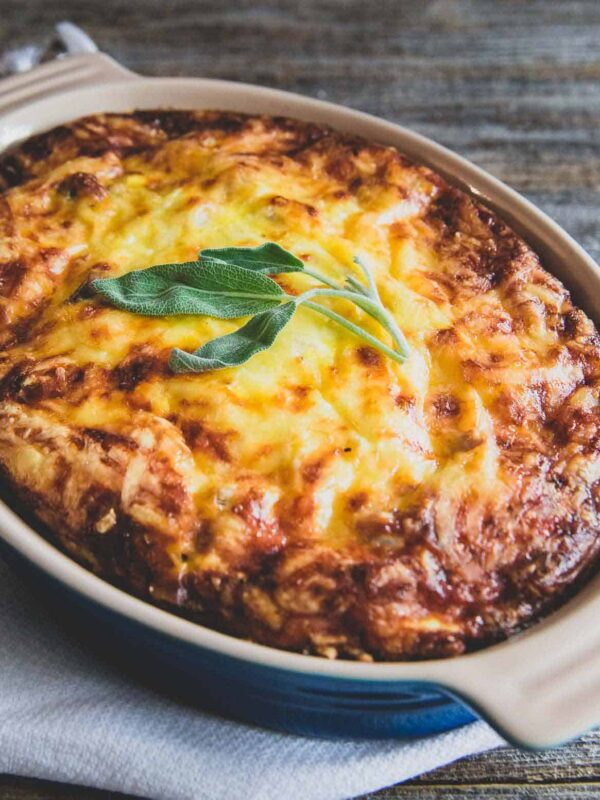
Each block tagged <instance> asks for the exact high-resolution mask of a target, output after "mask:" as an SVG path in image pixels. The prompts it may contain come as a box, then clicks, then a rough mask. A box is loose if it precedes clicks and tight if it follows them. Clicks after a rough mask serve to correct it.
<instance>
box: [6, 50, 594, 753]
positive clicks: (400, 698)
mask: <svg viewBox="0 0 600 800" xmlns="http://www.w3.org/2000/svg"><path fill="white" fill-rule="evenodd" d="M135 108H137V109H152V108H182V109H187V108H197V109H202V108H213V109H222V110H229V111H240V112H249V113H265V114H273V115H285V116H290V117H296V118H299V119H303V120H308V121H312V122H317V123H324V124H327V125H331V126H333V127H334V128H337V129H339V130H341V131H346V132H351V133H354V134H359V135H361V136H364V137H365V138H367V139H370V140H374V141H378V142H381V143H383V144H388V145H393V146H395V147H397V148H398V149H399V150H401V151H402V152H404V153H406V154H407V155H408V156H409V157H411V158H413V159H414V160H415V161H418V162H423V163H425V164H427V165H429V166H431V167H433V168H434V169H435V170H437V171H438V172H440V173H441V174H442V175H443V176H444V177H445V178H447V179H448V180H449V182H451V183H453V184H455V185H457V186H459V187H461V188H463V189H465V190H466V191H468V192H470V193H471V194H473V195H475V196H476V197H477V198H478V199H480V200H481V201H482V202H484V203H485V204H487V205H488V206H490V207H491V208H493V209H494V210H496V211H497V212H498V213H499V214H500V215H501V216H502V217H503V218H504V219H505V220H506V221H507V222H508V223H509V224H510V225H512V226H513V227H514V228H515V229H516V230H517V231H518V232H519V233H520V234H521V235H522V236H523V237H524V238H525V239H526V240H527V241H528V243H529V244H530V245H531V246H532V247H533V248H534V249H535V250H537V251H538V253H539V254H540V255H541V256H542V257H543V259H544V260H545V265H546V266H547V268H548V269H549V270H550V271H551V272H553V273H554V274H556V275H557V276H558V277H559V278H560V279H561V280H563V281H564V283H565V284H566V285H567V287H568V288H569V289H570V290H571V291H572V293H573V295H574V297H575V299H576V301H577V302H578V303H579V304H580V305H582V306H583V307H584V309H585V310H586V311H587V312H588V313H589V314H590V315H591V316H592V318H594V319H595V320H596V322H600V269H599V268H598V266H597V265H596V264H595V263H594V262H593V261H592V259H591V258H590V257H589V256H588V255H587V254H586V253H585V252H584V251H583V250H582V249H581V248H580V247H579V246H578V245H577V244H576V243H575V242H574V241H573V240H572V239H571V238H570V237H569V236H568V235H567V234H566V233H565V232H564V231H562V230H561V229H560V228H559V227H558V226H557V225H556V224H554V223H553V222H552V221H551V220H550V219H549V218H548V217H546V216H545V215H544V214H543V213H541V212H540V211H538V210H537V209H536V208H535V207H533V206H532V205H531V204H530V203H529V202H528V201H527V200H525V199H523V198H522V197H520V196H519V195H518V194H516V193H515V192H514V191H512V190H511V189H509V188H508V187H506V186H504V185H503V184H501V183H500V182H499V181H497V180H495V179H494V178H492V177H491V176H490V175H487V174H486V173H485V172H483V171H481V170H480V169H478V168H477V167H475V166H473V165H471V164H469V163H468V162H466V161H465V160H463V159H462V158H460V157H459V156H457V155H454V154H453V153H451V152H449V151H447V150H445V149H444V148H443V147H440V146H439V145H437V144H435V143H433V142H431V141H429V140H428V139H425V138H423V137H422V136H419V135H417V134H415V133H412V132H410V131H408V130H406V129H404V128H402V127H399V126H397V125H393V124H390V123H388V122H384V121H382V120H378V119H375V118H373V117H370V116H368V115H366V114H362V113H358V112H356V111H351V110H348V109H345V108H341V107H339V106H335V105H331V104H329V103H324V102H320V101H316V100H311V99H308V98H304V97H300V96H297V95H293V94H288V93H285V92H280V91H274V90H271V89H264V88H260V87H257V86H249V85H244V84H238V83H230V82H225V81H218V80H202V79H182V78H143V77H140V76H138V75H135V74H133V73H131V72H128V71H127V70H125V69H123V68H122V67H120V66H119V65H118V64H116V63H115V62H114V61H112V60H111V59H110V58H108V57H107V56H105V55H102V54H89V55H82V56H75V57H71V58H66V59H63V60H61V61H57V62H54V63H51V64H48V65H45V66H43V67H39V68H38V69H36V70H34V71H32V72H30V73H27V74H25V75H21V76H16V77H13V78H10V79H8V80H5V81H4V82H3V83H2V84H0V115H1V116H0V148H5V147H8V146H10V145H11V144H13V143H14V142H16V141H18V140H19V139H23V138H25V137H28V136H30V135H33V134H36V133H38V132H40V131H42V130H45V129H48V128H51V127H53V126H55V125H59V124H61V123H63V122H66V121H68V120H72V119H75V118H77V117H81V116H84V115H86V114H91V113H97V112H102V111H115V112H118V111H130V110H132V109H135ZM0 539H1V542H2V544H3V550H6V553H7V555H8V556H9V558H10V559H11V560H12V561H13V562H14V563H15V564H16V565H18V566H19V567H20V568H21V569H25V571H26V572H28V573H30V574H31V573H34V575H35V582H36V585H38V586H39V585H42V586H43V587H44V591H46V590H51V594H52V597H54V598H58V599H59V601H62V608H63V609H66V608H69V609H71V610H73V609H75V610H76V616H77V617H78V618H79V619H80V620H83V621H84V626H83V627H85V628H87V630H88V632H89V631H90V630H93V636H94V638H95V639H96V640H97V641H101V642H102V646H103V647H104V649H105V650H106V648H107V647H108V649H109V651H110V652H111V653H112V654H115V655H121V656H123V657H124V659H125V660H126V661H127V662H128V663H130V664H132V665H133V666H136V667H137V668H138V671H141V672H142V673H143V674H144V675H146V676H147V677H148V676H149V677H151V678H156V679H158V681H159V682H161V679H162V682H163V683H166V684H168V685H169V686H171V687H172V686H174V685H177V686H180V687H181V688H182V689H184V690H185V693H186V695H187V696H188V697H191V698H192V699H193V700H194V701H196V702H198V703H199V704H202V705H205V706H207V705H208V706H210V707H212V708H214V709H217V710H219V711H220V712H223V713H225V714H228V715H231V716H234V717H237V718H239V719H243V720H246V721H250V722H254V723H257V724H260V725H265V726H269V727H275V728H279V729H284V730H287V731H292V732H295V733H302V734H307V735H316V736H328V737H332V736H352V737H361V736H368V737H385V736H395V737H405V736H421V735H425V734H429V733H433V732H437V731H442V730H448V729H450V728H453V727H456V726H458V725H461V724H464V723H466V722H468V721H470V720H472V719H473V718H474V717H475V715H476V714H480V715H481V716H483V717H485V718H486V719H488V720H489V721H490V722H491V724H492V725H493V726H494V727H495V728H497V729H498V730H499V731H501V732H502V733H503V734H504V735H505V736H507V737H508V738H509V739H511V740H513V741H516V742H519V743H521V744H524V745H526V746H530V747H544V746H550V745H554V744H557V743H559V742H561V741H564V740H565V739H568V738H570V737H573V736H575V735H577V734H579V733H581V732H583V731H584V730H585V729H587V728H589V727H591V726H592V725H594V724H596V723H598V722H600V632H598V627H597V619H598V617H599V616H600V592H599V588H600V577H598V578H596V579H595V580H592V581H591V582H589V583H588V584H587V586H586V587H585V588H584V589H583V590H582V591H580V592H579V593H578V594H577V595H576V596H575V597H574V598H573V599H572V600H571V601H570V602H568V603H567V604H566V605H564V606H563V607H562V608H561V609H560V610H559V611H557V612H555V613H554V614H552V615H550V616H549V617H548V618H546V619H545V620H544V621H542V622H540V623H538V624H537V625H534V626H533V627H532V628H531V629H529V630H528V631H526V632H525V633H522V634H520V635H518V636H515V637H513V638H511V639H510V640H509V641H507V642H504V643H502V644H498V645H495V646H493V647H490V648H488V649H486V650H482V651H480V652H477V653H472V654H470V655H464V656H460V657H457V658H453V659H447V660H437V661H426V662H419V663H397V664H393V663H380V664H365V663H353V662H344V661H338V662H331V661H327V660H326V659H321V658H316V657H312V656H304V655H298V654H294V653H289V652H282V651H278V650H274V649H271V648H268V647H263V646H261V645H257V644H252V643H250V642H246V641H240V640H237V639H234V638H232V637H229V636H226V635H224V634H221V633H217V632H215V631H213V630H209V629H206V628H204V627H201V626H199V625H196V624H193V623H191V622H188V621H186V620H184V619H180V618H178V617H175V616H173V615H171V614H169V613H167V612H165V611H162V610H160V609H159V608H155V607H153V606H151V605H149V604H147V603H145V602H142V601H140V600H138V599H136V598H134V597H131V596H129V595H127V594H125V593H124V592H122V591H120V590H118V589H116V588H114V587H113V586H111V585H109V584H108V583H105V582H104V581H102V580H100V579H99V578H97V577H95V576H94V575H92V574H91V573H89V572H87V571H86V570H84V569H83V568H82V567H80V566H78V565H77V564H76V563H75V562H73V561H71V559H69V558H68V557H67V556H65V555H63V554H62V553H61V552H59V551H58V550H57V549H56V548H54V547H53V546H52V545H51V544H49V543H48V542H47V541H46V540H45V539H44V538H43V537H42V536H41V535H40V534H39V533H37V532H36V531H35V530H34V529H33V528H32V527H30V526H29V525H28V524H27V523H26V522H25V521H24V520H23V519H22V518H21V517H20V516H19V515H18V514H17V513H15V511H13V510H12V509H11V508H9V507H8V506H7V505H6V504H4V503H0Z"/></svg>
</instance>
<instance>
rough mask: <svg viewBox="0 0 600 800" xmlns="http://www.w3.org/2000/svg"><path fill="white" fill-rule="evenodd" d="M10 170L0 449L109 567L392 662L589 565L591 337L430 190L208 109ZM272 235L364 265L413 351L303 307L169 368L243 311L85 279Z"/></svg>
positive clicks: (425, 181)
mask: <svg viewBox="0 0 600 800" xmlns="http://www.w3.org/2000/svg"><path fill="white" fill-rule="evenodd" d="M52 136H54V138H52ZM48 142H50V144H48ZM40 150H41V151H42V155H41V157H40ZM8 167H9V168H8V169H7V165H6V160H5V162H4V175H5V182H6V184H7V186H6V188H5V191H4V194H3V195H2V206H1V209H2V211H1V220H2V222H1V223H0V224H2V225H3V226H4V232H5V235H4V237H3V239H2V241H1V242H0V283H1V288H2V297H1V298H0V299H1V303H2V309H3V325H2V327H0V332H1V333H2V338H3V341H4V347H5V350H4V353H3V367H2V369H3V375H4V378H3V382H2V387H3V394H2V396H3V402H2V413H3V414H4V416H5V418H6V426H5V430H4V432H3V433H2V434H1V435H0V439H1V441H0V460H1V462H2V464H3V465H4V469H5V472H6V474H7V476H8V477H9V479H10V480H11V481H12V482H13V484H14V485H15V486H17V487H18V488H20V490H21V493H22V494H23V495H24V496H27V497H29V499H30V500H31V502H32V503H33V505H34V507H35V510H36V513H37V515H38V516H39V517H40V518H41V519H43V520H44V521H45V522H46V523H47V524H49V526H50V528H51V529H54V530H55V532H56V534H57V535H58V537H59V539H60V540H61V542H62V544H63V546H65V547H67V548H68V549H69V551H70V552H71V553H73V554H74V555H75V556H76V557H78V558H80V559H82V560H83V561H85V562H86V563H89V564H90V565H91V566H92V567H93V568H94V569H96V570H97V571H98V572H100V573H101V574H103V575H105V576H106V577H108V578H110V579H113V580H118V581H120V582H122V583H124V584H125V585H126V586H127V587H128V588H130V589H131V590H132V591H135V592H137V593H139V594H142V595H143V596H148V597H150V598H155V599H156V600H157V601H159V602H161V603H167V604H169V605H170V606H172V607H180V608H181V609H183V610H184V611H185V613H188V614H191V615H192V616H194V615H195V616H197V618H198V619H200V620H201V621H208V622H209V624H214V625H217V626H219V627H224V628H225V629H227V630H231V631H233V632H234V633H238V634H239V635H245V636H250V637H252V638H255V639H258V640H260V641H265V642H267V643H270V644H274V645H276V646H281V647H291V648H294V649H303V650H307V651H313V652H318V653H322V654H323V655H327V656H350V657H359V658H372V657H377V658H405V657H413V656H417V657H421V656H427V655H444V654H451V653H456V652H461V651H462V650H463V649H464V648H465V647H468V646H470V645H471V644H473V643H477V642H479V641H486V640H488V639H489V640H493V639H495V638H498V637H499V636H502V635H504V634H505V633H507V632H510V631H511V630H512V629H514V628H516V627H518V626H520V625H521V624H523V623H524V622H525V621H527V620H528V619H529V618H531V617H533V616H534V615H535V614H536V613H538V612H539V611H540V609H543V608H544V607H546V606H547V605H548V604H549V603H551V602H552V601H553V599H554V598H555V597H557V596H559V595H560V593H561V592H562V591H563V589H564V588H565V587H566V586H567V585H568V584H569V583H570V582H572V580H574V578H575V577H576V576H577V575H578V574H579V573H580V572H581V571H582V570H583V568H584V567H585V566H586V565H587V564H588V563H589V562H590V561H591V558H592V557H593V555H594V554H595V551H596V548H597V531H598V526H597V516H596V487H597V480H598V478H599V477H600V470H599V465H598V460H597V456H596V453H595V450H594V448H590V446H589V443H590V441H591V440H593V437H594V436H595V435H596V422H597V374H598V348H597V335H596V331H595V329H594V327H593V325H592V323H591V322H590V321H589V320H587V318H586V317H585V316H584V315H583V314H582V312H580V311H578V310H577V309H574V308H573V306H572V304H571V301H570V299H569V296H568V294H567V292H566V291H565V289H564V287H563V286H562V285H561V284H560V283H559V282H558V281H556V280H555V279H554V278H552V277H551V276H550V275H548V273H546V272H545V270H544V269H543V267H542V266H541V265H540V263H539V260H538V259H537V257H536V256H535V254H534V253H533V252H532V251H531V250H529V248H528V247H527V246H526V245H525V244H524V243H523V242H522V241H521V240H520V239H518V237H516V235H515V234H513V233H512V232H511V231H510V230H509V229H508V228H506V226H504V225H503V224H502V223H501V222H500V221H499V220H498V219H497V218H496V217H494V216H493V215H492V214H491V213H490V212H488V211H487V210H485V209H483V208H481V207H478V206H477V205H475V204H474V203H473V202H472V201H471V200H469V199H468V198H467V197H466V196H464V195H462V194H461V193H460V192H458V191H457V190H454V189H451V188H449V187H448V186H447V185H446V184H445V183H444V182H443V181H442V180H441V178H439V177H438V176H436V175H435V174H433V173H431V172H430V171H429V170H427V169H425V168H423V167H419V166H414V165H413V164H411V163H409V162H408V161H406V160H405V159H404V158H403V157H402V156H401V155H399V154H398V153H397V152H396V151H394V150H393V149H391V148H384V147H380V146H377V145H372V144H368V143H365V142H362V141H360V140H352V139H349V138H347V137H343V136H340V135H338V134H335V133H332V132H330V131H328V130H324V129H320V128H318V127H316V126H309V125H304V124H302V123H294V122H290V121H285V120H273V119H269V118H257V117H254V118H253V117H243V116H238V115H230V114H218V113H216V112H215V113H204V114H202V113H189V114H183V113H179V114H177V113H172V114H170V115H169V114H168V113H166V114H156V115H154V116H153V115H152V114H151V113H145V114H139V115H137V116H136V115H134V116H126V115H125V116H112V117H111V116H108V117H96V118H90V119H88V120H84V121H82V122H79V123H75V124H74V125H73V126H70V127H67V128H65V129H64V131H63V132H62V133H58V134H57V133H56V132H53V133H52V134H48V135H47V136H46V138H45V139H42V140H38V141H37V143H36V142H34V143H33V145H30V146H29V150H28V149H27V147H24V148H23V149H22V150H21V151H20V152H19V153H18V154H17V155H16V156H13V160H12V162H9V164H8ZM11 169H12V172H11ZM19 170H20V172H19ZM15 173H16V175H17V178H16V179H15V177H14V175H15ZM8 184H14V185H10V186H9V185H8ZM266 241H274V242H278V243H279V244H280V245H282V246H283V247H285V248H286V249H288V250H290V251H291V252H293V253H294V254H295V255H297V256H298V257H300V258H302V259H303V260H304V261H305V263H306V264H307V266H309V267H312V268H314V269H317V270H319V271H320V272H322V273H323V274H326V275H328V276H330V277H331V278H332V279H338V280H340V281H342V280H343V278H344V276H345V275H346V274H348V273H351V274H354V275H356V277H360V274H357V272H356V267H355V266H354V263H353V259H354V257H356V256H358V257H360V258H361V259H362V260H364V262H365V263H367V264H368V265H369V266H370V268H371V269H372V271H373V274H374V276H375V280H376V283H377V287H378V290H379V292H380V295H381V298H382V300H383V302H384V304H385V305H386V307H387V308H388V309H389V310H390V312H391V313H392V314H393V315H394V317H395V319H396V321H397V323H398V325H399V327H400V328H401V329H402V331H403V332H404V334H405V335H406V337H407V339H408V342H409V344H410V358H409V359H408V360H407V362H406V363H404V364H401V365H400V364H397V363H395V362H393V361H391V360H390V359H387V358H385V356H383V355H381V354H380V353H378V352H375V351H374V350H372V349H370V348H369V347H367V346H365V345H364V343H362V342H361V341H359V340H358V339H356V338H355V337H353V335H352V334H351V333H349V332H348V331H346V330H344V329H342V328H340V327H339V326H337V325H336V324H335V323H333V322H330V321H328V320H326V319H325V318H324V317H322V316H320V315H318V314H316V313H314V312H313V311H311V310H310V309H306V308H300V309H299V310H298V311H297V312H296V314H295V316H294V318H293V320H292V321H291V323H290V324H289V325H288V326H287V327H286V328H285V329H284V331H283V332H282V333H281V335H280V336H279V337H278V339H277V341H276V343H275V344H274V346H273V347H272V348H271V349H270V350H268V351H266V352H263V353H261V354H259V355H257V356H255V357H254V358H252V359H251V360H250V361H249V362H247V363H246V364H244V365H241V366H239V367H236V368H235V369H227V370H222V371H215V372H212V373H204V374H201V375H173V374H171V373H170V372H169V370H168V367H167V360H168V355H169V352H170V350H171V349H172V348H173V347H180V348H183V349H187V350H194V349H196V348H197V347H199V346H200V345H202V344H203V343H204V342H206V341H208V340H209V339H212V338H214V337H216V336H220V335H223V334H225V333H227V332H229V331H231V330H234V329H235V328H236V327H239V324H240V322H239V321H237V320H232V321H223V320H216V319H211V318H207V317H191V316H182V317H170V318H147V317H139V316H134V315H132V314H129V313H127V312H123V311H119V310H116V309H113V308H110V307H108V306H106V305H104V304H103V303H102V302H101V301H99V300H98V299H96V298H94V297H93V296H92V295H91V293H90V292H89V291H87V290H86V285H87V283H88V282H89V281H90V280H91V279H93V278H96V277H100V276H101V277H108V276H117V275H122V274H124V273H126V272H128V271H130V270H133V269H140V268H143V267H148V266H152V265H155V264H162V263H170V262H179V261H189V260H194V259H195V258H196V257H197V254H198V251H199V250H201V249H202V248H208V247H224V246H228V245H235V246H256V245H259V244H262V243H264V242H266ZM277 281H278V282H279V283H280V284H281V285H282V286H283V287H284V288H285V289H286V291H288V292H290V293H299V292H301V291H303V290H305V289H306V288H308V287H310V286H311V285H314V280H313V279H311V278H309V277H308V276H304V275H298V274H289V275H280V276H277ZM323 302H324V303H327V304H328V305H329V306H330V307H331V308H333V309H335V310H336V311H337V312H338V313H340V314H343V315H344V316H346V317H347V318H349V319H351V320H352V321H354V322H356V323H357V324H360V325H361V326H363V327H365V328H366V329H367V330H369V331H370V332H371V333H372V334H374V335H375V336H378V337H380V338H383V339H384V340H385V341H389V340H388V339H387V338H386V337H387V334H385V332H384V331H383V330H382V329H381V328H380V327H379V326H378V325H377V323H376V322H375V321H373V320H372V319H370V318H369V317H368V316H367V315H365V314H364V312H362V311H361V310H360V309H358V308H357V307H355V306H354V305H353V304H350V303H347V302H345V301H331V300H324V301H323ZM65 519H66V520H67V525H66V526H65Z"/></svg>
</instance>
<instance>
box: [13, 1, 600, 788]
mask: <svg viewBox="0 0 600 800" xmlns="http://www.w3.org/2000/svg"><path fill="white" fill-rule="evenodd" d="M65 18H68V19H72V20H74V21H75V22H78V23H79V24H80V25H82V26H83V27H84V28H85V29H86V30H87V31H88V32H89V33H90V34H91V35H92V36H93V37H94V38H95V39H96V40H97V42H98V43H99V45H100V46H101V47H102V48H103V49H105V50H106V51H107V52H110V53H111V54H112V55H113V56H115V57H116V58H117V59H118V60H120V61H122V62H123V63H124V64H127V65H128V66H130V67H131V68H132V69H135V70H138V71H140V72H143V73H146V74H153V75H167V74H172V75H202V76H207V77H219V78H230V79H233V80H245V81H250V82H255V83H262V84H266V85H269V86H275V87H279V88H285V89H290V90H292V91H299V92H303V93H306V94H309V95H312V96H316V97H320V98H324V99H328V100H331V101H334V102H338V103H344V104H347V105H351V106H354V107H356V108H360V109H362V110H365V111H369V112H371V113H374V114H377V115H380V116H383V117H386V118H387V119H390V120H394V121H397V122H401V123H403V124H405V125H407V126H409V127H411V128H413V129H415V130H417V131H419V132H421V133H424V134H426V135H428V136H431V137H433V138H434V139H436V140H437V141H439V142H442V143H443V144H445V145H447V146H448V147H451V148H452V149H454V150H456V151H458V152H460V153H462V154H463V155H466V156H467V157H468V158H470V159H472V160H473V161H475V162H476V163H478V164H480V165H481V166H482V167H484V168H485V169H488V170H489V171H491V172H492V173H494V174H495V175H497V176H498V177H500V178H501V179H503V180H506V181H507V182H508V183H510V184H511V185H512V186H514V187H515V188H516V189H517V190H519V191H522V192H524V193H525V194H526V195H527V196H528V197H529V198H530V199H532V200H533V201H534V202H535V203H537V204H538V205H540V206H541V207H542V208H543V209H544V210H546V211H547V212H548V213H549V214H550V215H551V216H552V217H554V218H555V219H556V220H557V221H558V222H559V223H560V224H562V225H563V226H564V227H565V228H567V230H569V231H570V232H571V233H572V234H573V235H574V236H575V238H576V239H578V240H579V241H580V242H581V243H582V244H583V245H584V246H585V247H587V249H588V250H589V251H590V252H591V253H592V254H593V255H595V256H596V257H597V258H600V224H599V222H598V218H599V210H600V135H599V131H600V3H599V2H598V0H422V1H421V2H417V0H378V2H377V3H376V4H374V3H368V2H365V0H236V1H235V2H234V1H233V0H225V2H222V0H169V2H168V3H165V2H164V0H129V2H128V3H123V2H122V0H102V2H98V0H62V2H61V3H59V4H56V3H48V2H47V0H28V1H27V2H23V0H2V13H1V18H0V49H2V48H4V47H8V46H14V45H15V44H17V43H19V42H25V41H31V40H37V41H42V40H44V39H45V38H48V37H49V35H50V31H51V28H52V25H53V24H54V23H55V22H56V21H58V20H60V19H65ZM373 797H377V798H378V800H401V798H412V797H418V798H420V800H429V798H436V800H440V799H441V798H448V800H450V798H458V797H461V798H464V797H473V798H475V797H476V798H482V800H485V798H511V800H515V799H516V798H534V797H535V798H546V799H547V800H550V798H551V800H567V799H568V798H580V797H581V798H585V800H592V798H599V800H600V733H593V734H589V735H588V736H586V737H584V738H583V739H582V740H580V741H579V742H577V743H575V744H572V745H568V746H567V747H565V748H562V749H560V750H555V751H550V752H547V753H535V754H532V753H523V752H520V751H517V750H515V749H505V750H498V751H495V752H493V753H488V754H485V755H482V756H478V757H475V758H470V759H465V760H462V761H460V762H457V763H456V764H453V765H450V766H448V767H445V768H443V769H441V770H436V771H435V772H432V773H429V774H428V775H425V776H422V777H421V778H419V779H418V780H416V781H412V782H410V783H408V784H405V785H403V786H399V787H394V788H392V789H387V790H384V791H383V792H380V793H377V794H376V795H373ZM0 798H6V800H42V798H44V800H72V798H78V800H107V798H115V800H116V798H117V796H116V795H113V794H110V793H108V794H107V793H99V792H95V791H93V790H87V789H79V788H77V787H61V786H57V785H54V784H47V783H41V782H37V781H29V780H25V779H15V778H10V777H5V778H1V779H0Z"/></svg>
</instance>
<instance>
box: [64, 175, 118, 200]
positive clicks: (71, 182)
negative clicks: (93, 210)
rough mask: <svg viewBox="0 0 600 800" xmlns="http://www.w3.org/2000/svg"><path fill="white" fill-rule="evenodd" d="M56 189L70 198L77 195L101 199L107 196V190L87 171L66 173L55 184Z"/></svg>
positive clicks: (74, 197)
mask: <svg viewBox="0 0 600 800" xmlns="http://www.w3.org/2000/svg"><path fill="white" fill-rule="evenodd" d="M56 190H57V192H59V193H60V194H64V195H66V196H67V197H69V198H71V199H72V200H74V199H76V198H77V197H91V198H93V199H94V200H103V199H104V198H105V197H106V196H107V191H106V189H105V188H104V187H103V186H102V184H101V183H100V181H99V180H98V178H96V176H95V175H90V174H89V173H88V172H73V173H71V174H70V175H67V177H66V178H63V179H62V180H61V181H60V182H59V183H58V184H57V186H56Z"/></svg>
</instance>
